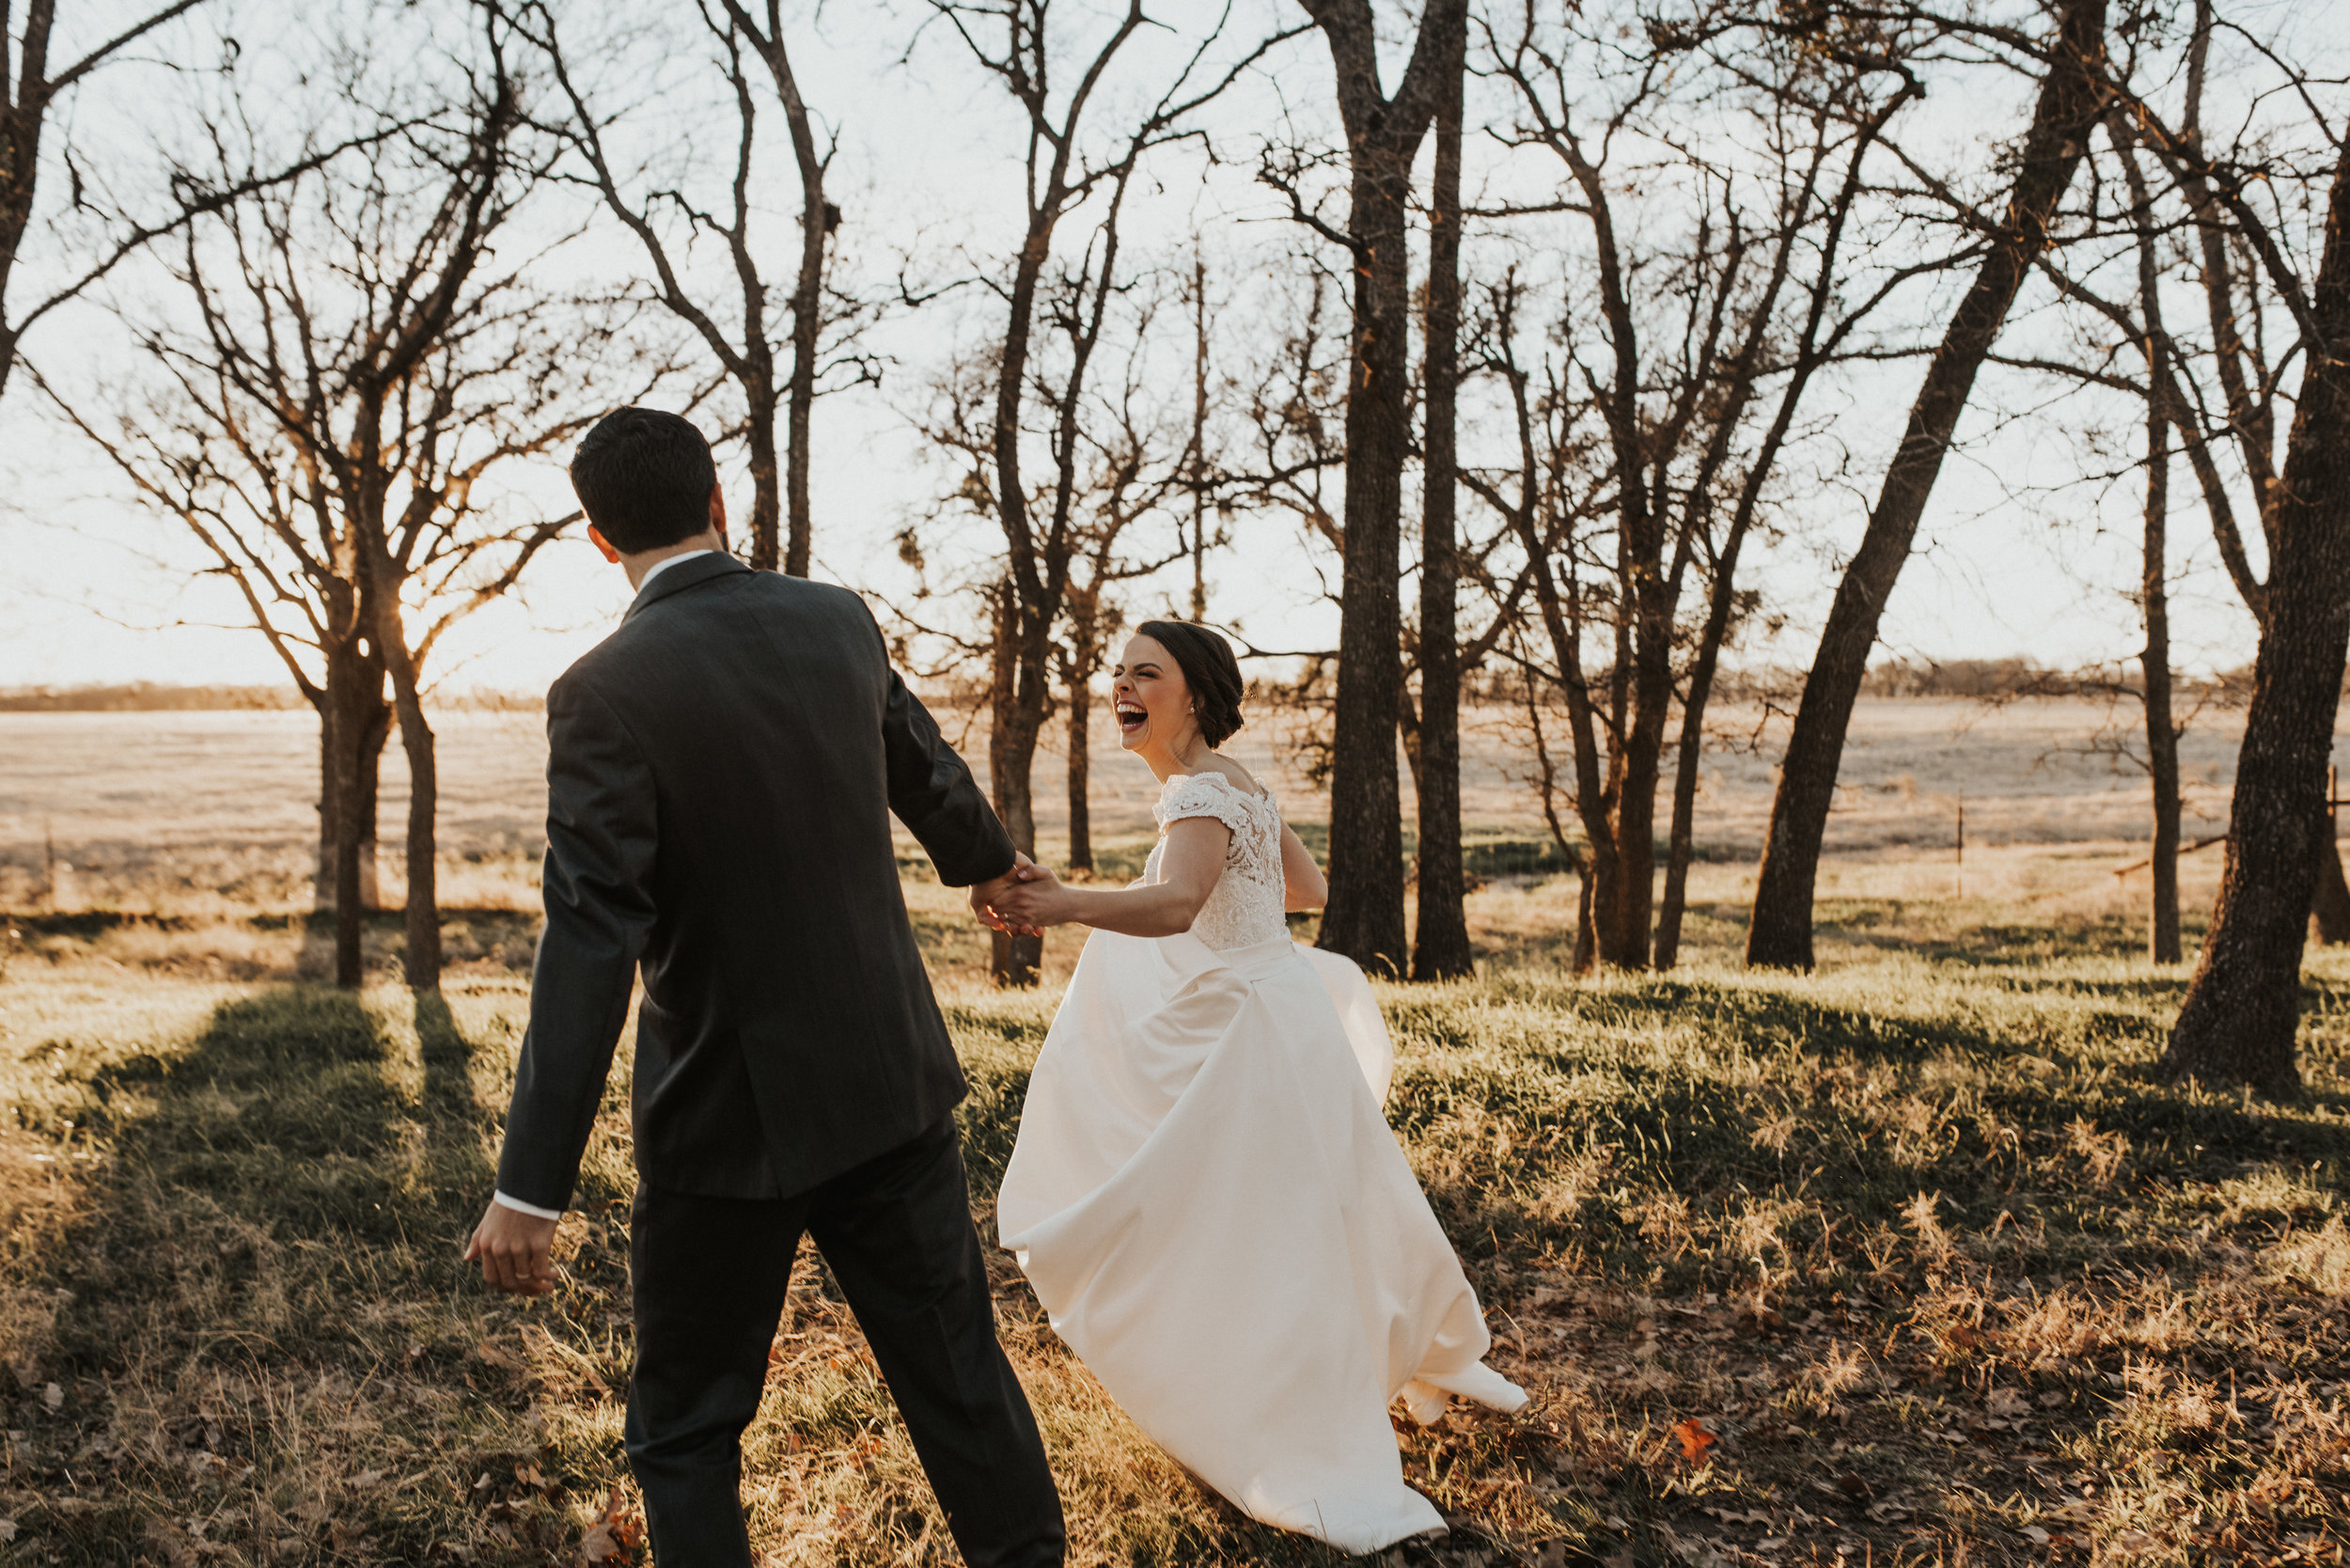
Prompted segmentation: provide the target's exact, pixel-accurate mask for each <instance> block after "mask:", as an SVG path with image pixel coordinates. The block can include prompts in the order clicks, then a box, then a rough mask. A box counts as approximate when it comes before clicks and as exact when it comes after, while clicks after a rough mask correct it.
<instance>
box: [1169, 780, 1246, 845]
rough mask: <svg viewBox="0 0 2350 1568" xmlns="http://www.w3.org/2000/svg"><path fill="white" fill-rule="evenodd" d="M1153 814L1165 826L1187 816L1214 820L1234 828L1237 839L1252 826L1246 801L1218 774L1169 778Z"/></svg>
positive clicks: (1233, 832) (1233, 831)
mask: <svg viewBox="0 0 2350 1568" xmlns="http://www.w3.org/2000/svg"><path fill="white" fill-rule="evenodd" d="M1151 814H1152V816H1154V817H1156V818H1158V820H1159V825H1160V826H1161V827H1165V826H1167V824H1168V823H1177V822H1181V821H1183V819H1184V818H1186V817H1214V819H1215V820H1216V821H1217V822H1220V823H1223V824H1224V825H1225V826H1226V827H1229V828H1230V829H1231V830H1232V834H1233V836H1234V837H1235V838H1238V837H1240V836H1241V835H1243V834H1245V833H1246V831H1247V830H1248V828H1249V827H1250V825H1251V823H1250V820H1249V815H1248V802H1247V800H1246V797H1244V796H1243V795H1242V794H1241V792H1239V791H1238V790H1236V789H1234V788H1233V787H1232V786H1231V784H1230V782H1229V781H1228V780H1227V779H1226V778H1225V777H1224V776H1223V775H1222V774H1218V773H1194V774H1186V775H1184V776H1183V777H1181V778H1170V779H1168V780H1167V788H1166V789H1164V790H1162V791H1160V792H1159V803H1158V804H1157V805H1156V806H1154V807H1152V808H1151Z"/></svg>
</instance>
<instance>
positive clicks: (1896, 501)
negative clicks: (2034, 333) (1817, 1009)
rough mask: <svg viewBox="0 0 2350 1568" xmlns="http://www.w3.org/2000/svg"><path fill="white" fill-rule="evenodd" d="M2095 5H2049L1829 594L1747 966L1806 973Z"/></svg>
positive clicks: (2059, 138) (2101, 98)
mask: <svg viewBox="0 0 2350 1568" xmlns="http://www.w3.org/2000/svg"><path fill="white" fill-rule="evenodd" d="M2106 8H2107V0H2063V3H2062V5H2061V6H2060V8H2059V10H2058V14H2057V20H2056V26H2055V29H2054V34H2055V36H2054V38H2053V39H2051V40H2050V41H2049V42H2047V43H2046V44H2045V46H2043V47H2042V48H2041V49H2040V50H2039V51H2037V53H2038V54H2039V55H2041V56H2042V57H2044V58H2045V61H2046V65H2045V75H2044V76H2043V78H2042V83H2041V88H2040V94H2039V98H2038V101H2037V102H2036V103H2035V104H2034V106H2033V109H2032V118H2031V125H2030V128H2029V130H2028V131H2027V132H2026V133H2025V136H2024V143H2023V147H2022V149H2021V152H2020V154H2019V156H2018V160H2017V163H2016V175H2015V180H2014V183H2013V188H2012V189H2011V190H2010V192H2009V196H2008V201H2007V207H2006V211H2005V212H2004V214H2003V215H2002V216H2001V217H2000V218H1999V219H1998V220H1997V221H1996V222H1992V223H1987V224H1985V225H1984V228H1983V237H1982V247H1983V250H1984V255H1983V259H1982V267H1981V268H1980V269H1979V270H1978V271H1977V273H1976V274H1975V280H1974V283H1973V285H1972V286H1971V287H1970V288H1969V289H1968V290H1967V291H1966V295H1965V296H1964V297H1963V298H1962V299H1961V300H1960V302H1959V305H1958V308H1957V309H1956V310H1955V311H1954V312H1953V313H1952V315H1951V320H1950V323H1949V325H1948V326H1947V328H1946V329H1945V330H1944V333H1943V336H1942V340H1941V343H1940V344H1939V345H1938V346H1937V347H1936V348H1935V353H1934V357H1933V358H1932V359H1931V360H1930V361H1929V362H1928V364H1927V367H1926V374H1925V380H1924V383H1923V384H1922V385H1921V386H1920V387H1919V392H1918V397H1917V400H1916V401H1915V402H1914V403H1913V404H1912V405H1911V408H1910V414H1909V422H1908V427H1907V429H1906V430H1905V431H1904V432H1903V435H1902V441H1901V446H1900V447H1898V448H1897V450H1896V452H1895V455H1894V457H1893V461H1892V462H1891V463H1890V464H1888V467H1887V469H1886V472H1885V479H1884V482H1883V485H1882V487H1881V488H1880V489H1879V491H1878V494H1877V501H1876V505H1875V507H1874V508H1873V509H1872V510H1871V511H1870V514H1869V522H1868V525H1867V527H1866V528H1865V529H1864V530H1863V531H1862V533H1861V538H1860V544H1859V547H1858V548H1857V550H1855V551H1854V553H1853V557H1852V560H1851V563H1850V564H1849V565H1848V566H1846V568H1845V569H1844V575H1843V578H1842V580H1841V582H1840V583H1839V584H1838V585H1837V589H1836V598H1835V601H1834V603H1833V604H1831V605H1830V606H1829V609H1828V619H1827V624H1826V626H1825V628H1824V629H1823V630H1822V632H1821V634H1820V645H1819V649H1818V651H1816V652H1815V653H1814V654H1813V655H1812V661H1811V668H1810V674H1809V675H1808V676H1807V677H1806V679H1805V682H1804V689H1803V700H1802V702H1801V704H1800V705H1799V706H1798V707H1797V709H1796V711H1795V722H1794V729H1793V730H1792V731H1791V732H1790V734H1789V736H1788V741H1787V751H1786V754H1785V756H1784V757H1783V758H1782V760H1781V762H1780V767H1779V784H1778V792H1777V794H1776V795H1775V796H1774V798H1773V800H1772V803H1771V821H1770V826H1769V829H1768V832H1767V836H1766V837H1765V839H1764V840H1763V864H1762V868H1761V870H1760V871H1759V872H1758V873H1757V877H1756V883H1755V895H1754V909H1753V916H1752V919H1751V921H1750V923H1749V924H1748V926H1747V963H1748V964H1754V965H1758V966H1763V967H1776V968H1789V969H1809V968H1810V967H1811V962H1812V956H1811V896H1812V889H1813V887H1814V886H1815V885H1816V883H1817V881H1818V877H1819V865H1820V847H1821V843H1822V840H1823V839H1825V834H1826V829H1827V813H1828V808H1829V807H1830V806H1831V805H1832V804H1833V802H1834V799H1835V793H1836V775H1837V771H1838V768H1839V766H1840V764H1841V760H1842V757H1843V749H1844V735H1845V731H1846V729H1848V728H1849V727H1850V725H1851V722H1852V710H1853V703H1854V701H1855V699H1856V698H1857V697H1858V696H1859V692H1860V682H1861V679H1862V677H1863V676H1865V675H1866V674H1867V672H1868V661H1869V651H1870V650H1871V649H1872V648H1873V647H1874V646H1875V644H1876V635H1877V626H1878V623H1879V622H1880V620H1881V619H1883V616H1884V613H1885V603H1886V600H1887V599H1888V597H1890V595H1891V594H1892V591H1893V585H1894V583H1895V581H1896V580H1897V579H1898V578H1899V577H1900V575H1901V570H1902V567H1903V565H1904V563H1905V562H1906V561H1907V560H1908V558H1909V551H1910V546H1911V543H1912V542H1913V541H1915V539H1916V538H1917V533H1918V525H1919V521H1920V520H1921V519H1922V518H1923V517H1924V515H1925V510H1926V503H1927V501H1928V500H1929V499H1931V498H1932V496H1933V494H1934V483H1935V478H1937V477H1939V475H1940V473H1941V471H1942V460H1943V458H1944V457H1945V456H1946V455H1947V454H1948V453H1949V451H1950V447H1951V437H1952V436H1953V435H1954V434H1955V432H1956V431H1957V428H1958V420H1959V416H1960V415H1961V414H1963V413H1965V412H1966V401H1967V398H1968V396H1969V395H1970V394H1971V392H1972V391H1973V389H1974V384H1975V377H1976V375H1977V373H1978V372H1979V371H1980V370H1981V369H1982V366H1983V364H1984V362H1985V361H1986V360H1987V359H1988V358H1989V356H1990V353H1991V349H1992V345H1993V343H1994V342H1995V340H1996V339H1997V338H1998V334H1999V328H2000V326H2001V325H2002V324H2003V323H2004V322H2005V321H2006V320H2007V313H2008V309H2009V307H2010V306H2012V305H2013V303H2014V300H2015V295H2016V292H2017V291H2018V290H2020V289H2021V288H2022V286H2023V282H2024V278H2025V276H2026V274H2028V273H2029V271H2030V269H2031V266H2032V263H2033V261H2034V260H2035V259H2036V258H2037V257H2038V255H2039V254H2040V252H2041V249H2042V247H2043V246H2044V245H2045V244H2046V243H2047V238H2048V230H2049V226H2050V223H2051V220H2052V219H2053V218H2054V216H2055V214H2056V210H2057V206H2058V204H2059V203H2060V201H2061V200H2062V199H2063V196H2064V193H2065V192H2066V190H2067V189H2069V188H2070V187H2071V185H2072V183H2073V179H2074V176H2075V175H2076V172H2077V171H2078V170H2079V168H2080V165H2081V160H2082V158H2083V157H2084V156H2085V155H2086V152H2087V149H2088V146H2089V139H2090V135H2091V133H2092V130H2093V128H2094V127H2095V125H2096V122H2097V120H2098V118H2100V116H2102V114H2103V113H2104V112H2105V104H2106V95H2105V91H2104V88H2103V86H2102V76H2103V72H2104V69H2105V44H2106Z"/></svg>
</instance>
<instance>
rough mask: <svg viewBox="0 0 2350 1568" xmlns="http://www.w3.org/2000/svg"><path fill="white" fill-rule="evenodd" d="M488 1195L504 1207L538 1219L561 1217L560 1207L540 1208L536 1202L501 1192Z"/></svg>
mask: <svg viewBox="0 0 2350 1568" xmlns="http://www.w3.org/2000/svg"><path fill="white" fill-rule="evenodd" d="M490 1197H491V1200H492V1201H493V1202H496V1203H500V1204H503V1205H504V1206H505V1207H507V1208H509V1209H519V1210H521V1211H522V1212H523V1213H524V1214H526V1215H538V1216H539V1217H540V1219H561V1218H562V1217H563V1211H562V1210H560V1209H542V1208H540V1207H539V1205H538V1204H536V1203H525V1202H524V1201H523V1200H520V1199H519V1198H509V1197H507V1196H506V1194H504V1193H502V1192H495V1193H492V1194H491V1195H490Z"/></svg>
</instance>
